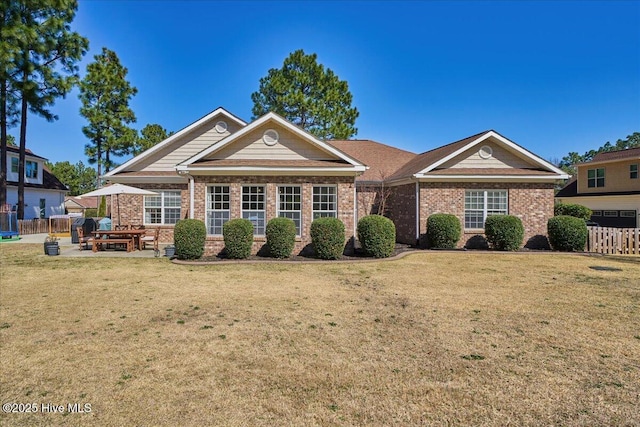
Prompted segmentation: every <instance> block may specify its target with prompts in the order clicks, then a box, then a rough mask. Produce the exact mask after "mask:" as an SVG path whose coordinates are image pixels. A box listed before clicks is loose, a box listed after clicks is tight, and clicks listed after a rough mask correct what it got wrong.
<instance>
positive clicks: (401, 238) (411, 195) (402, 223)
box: [387, 184, 416, 245]
mask: <svg viewBox="0 0 640 427" xmlns="http://www.w3.org/2000/svg"><path fill="white" fill-rule="evenodd" d="M390 188H391V193H390V195H389V200H388V202H387V207H388V209H387V216H388V217H389V218H391V220H392V221H393V223H394V224H395V226H396V240H397V241H398V242H400V243H406V244H409V245H414V244H415V243H416V202H415V200H416V185H415V184H407V185H399V186H397V187H390Z"/></svg>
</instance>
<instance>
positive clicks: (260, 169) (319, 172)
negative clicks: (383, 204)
mask: <svg viewBox="0 0 640 427" xmlns="http://www.w3.org/2000/svg"><path fill="white" fill-rule="evenodd" d="M176 169H177V170H178V173H180V172H181V171H186V172H188V173H190V174H192V175H236V176H237V175H297V176H300V175H302V176H331V175H360V174H361V173H362V172H364V170H365V169H364V166H360V167H358V166H356V167H342V168H330V169H329V168H301V167H292V168H283V167H268V166H220V167H216V168H211V167H203V168H198V167H189V168H187V167H185V166H184V165H181V166H178V167H176Z"/></svg>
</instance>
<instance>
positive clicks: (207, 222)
mask: <svg viewBox="0 0 640 427" xmlns="http://www.w3.org/2000/svg"><path fill="white" fill-rule="evenodd" d="M212 187H227V188H228V189H229V209H209V195H210V193H209V189H210V188H212ZM231 203H232V201H231V185H230V184H218V183H209V184H207V190H206V192H205V219H206V225H207V235H208V236H222V231H221V232H220V234H210V233H209V212H229V219H228V220H227V221H230V220H231ZM223 225H224V223H223Z"/></svg>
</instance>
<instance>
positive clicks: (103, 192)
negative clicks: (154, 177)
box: [76, 183, 158, 224]
mask: <svg viewBox="0 0 640 427" xmlns="http://www.w3.org/2000/svg"><path fill="white" fill-rule="evenodd" d="M114 194H115V196H116V204H117V206H118V224H120V198H119V196H120V194H141V195H146V196H153V195H156V194H158V193H156V192H153V191H149V190H143V189H142V188H137V187H131V186H128V185H124V184H118V183H116V184H109V185H105V186H104V187H102V188H98V189H97V190H93V191H90V192H88V193H85V194H81V195H79V196H76V197H80V198H82V197H100V196H113V195H114Z"/></svg>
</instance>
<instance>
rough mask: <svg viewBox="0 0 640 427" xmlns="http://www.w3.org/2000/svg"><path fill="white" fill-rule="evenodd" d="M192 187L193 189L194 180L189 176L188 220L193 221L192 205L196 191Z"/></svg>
mask: <svg viewBox="0 0 640 427" xmlns="http://www.w3.org/2000/svg"><path fill="white" fill-rule="evenodd" d="M194 187H195V180H194V179H193V176H192V175H191V174H189V219H193V215H194V208H193V203H194V201H195V198H196V197H195V194H196V190H195V188H194Z"/></svg>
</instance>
